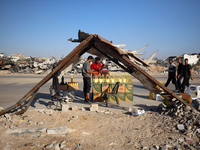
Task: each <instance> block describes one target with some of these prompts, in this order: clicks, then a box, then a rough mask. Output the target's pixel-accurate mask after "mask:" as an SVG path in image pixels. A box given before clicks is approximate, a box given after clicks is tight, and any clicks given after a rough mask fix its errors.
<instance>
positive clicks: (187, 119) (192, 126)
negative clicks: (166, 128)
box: [158, 100, 200, 140]
mask: <svg viewBox="0 0 200 150" xmlns="http://www.w3.org/2000/svg"><path fill="white" fill-rule="evenodd" d="M158 110H159V113H160V114H162V115H169V116H170V117H172V118H173V119H174V121H173V122H172V124H173V126H174V127H176V129H177V130H178V131H179V132H180V133H181V134H184V135H185V136H188V137H197V138H199V140H200V112H198V111H197V110H195V109H191V108H190V107H189V106H186V105H184V104H183V103H181V102H180V101H178V100H175V101H174V102H173V106H168V107H167V106H166V105H164V104H160V105H159V107H158Z"/></svg>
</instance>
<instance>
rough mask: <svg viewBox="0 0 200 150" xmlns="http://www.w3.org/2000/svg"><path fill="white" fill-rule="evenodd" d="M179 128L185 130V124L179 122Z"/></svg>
mask: <svg viewBox="0 0 200 150" xmlns="http://www.w3.org/2000/svg"><path fill="white" fill-rule="evenodd" d="M177 129H178V130H185V126H184V125H183V124H177Z"/></svg>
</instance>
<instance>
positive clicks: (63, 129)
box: [47, 126, 75, 135]
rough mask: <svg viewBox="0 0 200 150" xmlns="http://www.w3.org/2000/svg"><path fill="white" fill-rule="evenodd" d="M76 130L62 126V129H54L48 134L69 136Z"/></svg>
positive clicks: (49, 129)
mask: <svg viewBox="0 0 200 150" xmlns="http://www.w3.org/2000/svg"><path fill="white" fill-rule="evenodd" d="M74 131H75V130H74V129H70V128H68V127H66V126H60V127H52V128H48V129H47V134H59V135H60V134H67V133H71V132H74Z"/></svg>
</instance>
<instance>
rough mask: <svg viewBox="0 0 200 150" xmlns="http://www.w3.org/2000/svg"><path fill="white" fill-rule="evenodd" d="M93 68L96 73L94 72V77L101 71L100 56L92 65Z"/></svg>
mask: <svg viewBox="0 0 200 150" xmlns="http://www.w3.org/2000/svg"><path fill="white" fill-rule="evenodd" d="M90 68H91V70H94V73H93V74H92V77H94V76H98V75H99V74H100V73H101V64H100V58H99V57H96V58H95V62H94V63H92V65H91V67H90Z"/></svg>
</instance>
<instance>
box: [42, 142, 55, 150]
mask: <svg viewBox="0 0 200 150" xmlns="http://www.w3.org/2000/svg"><path fill="white" fill-rule="evenodd" d="M44 147H45V148H46V149H51V148H52V147H53V143H51V144H47V145H45V146H44Z"/></svg>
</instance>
